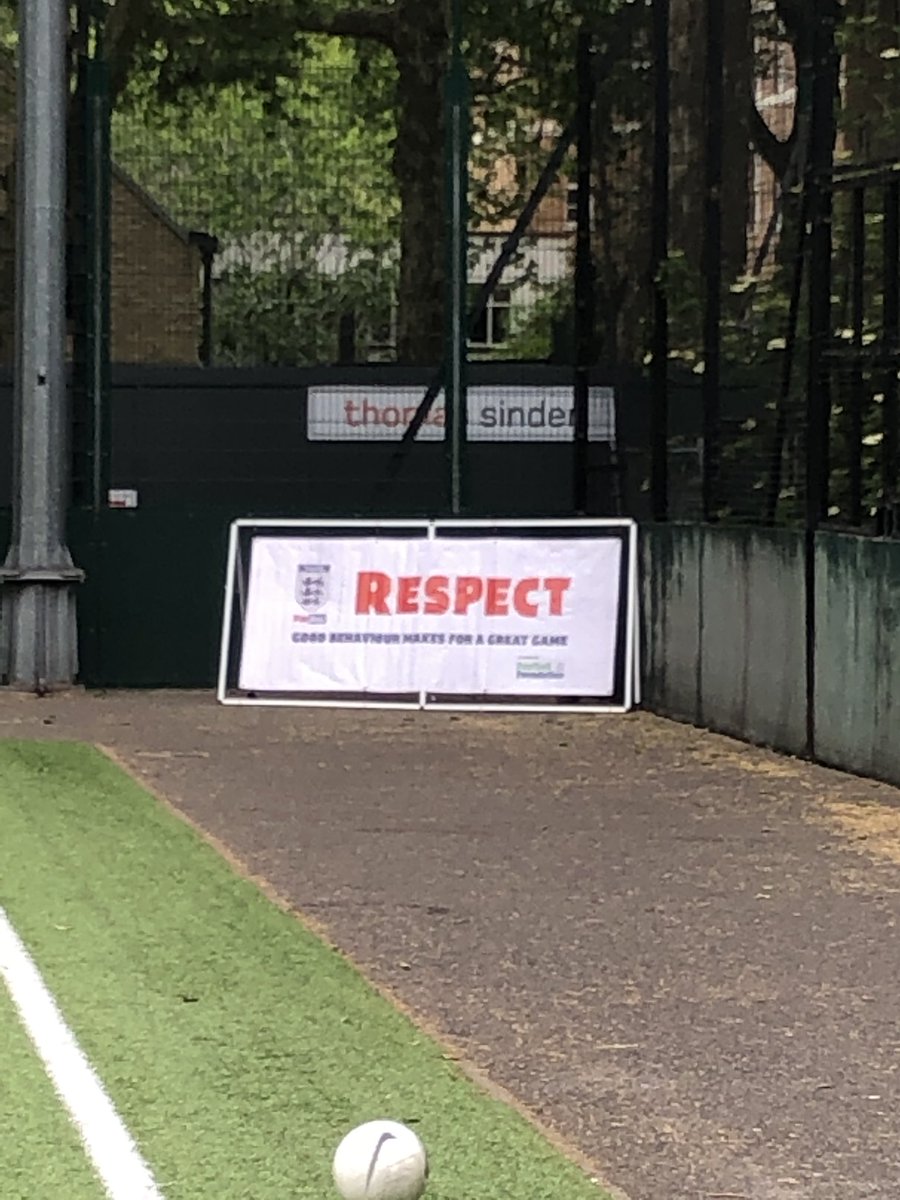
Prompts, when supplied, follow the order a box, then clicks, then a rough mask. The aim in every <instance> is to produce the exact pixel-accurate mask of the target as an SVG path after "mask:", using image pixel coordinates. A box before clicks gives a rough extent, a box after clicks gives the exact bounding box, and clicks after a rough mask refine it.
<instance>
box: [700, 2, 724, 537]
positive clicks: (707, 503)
mask: <svg viewBox="0 0 900 1200" xmlns="http://www.w3.org/2000/svg"><path fill="white" fill-rule="evenodd" d="M724 22H725V16H724V12H723V0H707V3H706V164H705V173H706V180H705V182H706V199H705V220H704V231H703V277H704V280H705V284H706V299H705V305H704V312H703V519H704V521H715V520H716V518H717V515H718V514H717V509H718V501H719V497H718V490H719V487H718V480H719V449H720V447H719V443H720V439H721V429H720V420H719V408H720V402H719V386H720V376H721V364H720V359H721V345H722V154H723V141H724V136H725V125H724V118H723V111H722V110H723V108H724V104H725V90H724V71H725V59H724V55H725V23H724Z"/></svg>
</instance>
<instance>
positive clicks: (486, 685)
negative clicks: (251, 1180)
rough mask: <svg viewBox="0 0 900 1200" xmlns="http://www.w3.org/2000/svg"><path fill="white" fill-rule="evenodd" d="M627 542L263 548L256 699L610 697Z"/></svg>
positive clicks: (359, 541)
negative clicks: (284, 695)
mask: <svg viewBox="0 0 900 1200" xmlns="http://www.w3.org/2000/svg"><path fill="white" fill-rule="evenodd" d="M623 553H624V548H623V542H622V540H621V538H619V537H605V538H604V537H598V538H590V539H588V538H578V539H576V538H569V539H564V538H541V537H530V536H529V537H491V538H483V539H482V538H478V539H473V538H441V537H436V538H434V539H425V538H410V537H405V536H404V537H377V536H370V537H282V536H258V537H255V538H254V540H253V543H252V550H251V558H250V571H249V581H248V589H247V607H246V612H245V620H244V629H243V639H242V646H241V657H240V669H239V686H240V688H242V689H243V690H245V691H250V692H326V693H327V692H345V693H354V692H362V693H383V694H398V693H404V694H405V693H410V692H412V693H417V694H418V693H423V692H429V693H438V694H447V695H462V696H468V695H498V696H507V695H508V696H558V695H562V696H611V695H612V694H613V693H614V691H615V677H616V649H617V645H619V644H621V627H620V626H621V618H622V615H623V614H622V613H621V612H620V607H621V595H622V574H621V572H622V566H623Z"/></svg>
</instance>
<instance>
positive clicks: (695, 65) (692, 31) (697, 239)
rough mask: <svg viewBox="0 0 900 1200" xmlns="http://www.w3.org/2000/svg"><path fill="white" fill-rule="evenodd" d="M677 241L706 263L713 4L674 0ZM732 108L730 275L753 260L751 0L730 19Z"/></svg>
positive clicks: (726, 172) (692, 261)
mask: <svg viewBox="0 0 900 1200" xmlns="http://www.w3.org/2000/svg"><path fill="white" fill-rule="evenodd" d="M671 13H672V15H671V27H672V41H671V55H672V109H671V112H672V124H671V137H672V174H671V189H672V191H671V206H672V207H671V219H672V247H673V249H674V250H680V251H682V252H683V254H684V255H685V258H686V260H687V262H688V264H689V266H690V267H692V268H693V269H694V270H695V271H699V269H700V260H701V248H702V241H703V208H704V191H703V161H704V141H705V128H706V101H705V86H706V74H705V71H706V61H705V59H706V55H705V46H706V2H705V0H672V9H671ZM724 58H725V102H724V103H725V107H724V138H723V145H722V177H723V181H724V184H723V195H722V217H723V225H722V235H723V236H722V254H723V259H724V264H725V265H724V275H725V278H726V279H733V278H735V277H736V276H737V275H739V274H741V272H742V271H743V270H744V267H745V265H746V240H747V218H748V214H749V204H750V202H749V175H750V147H749V135H748V129H747V125H748V119H747V118H748V104H749V100H750V96H751V94H752V92H751V88H752V85H751V73H752V47H751V41H750V3H749V0H732V2H731V3H729V5H728V7H727V12H726V19H725V42H724Z"/></svg>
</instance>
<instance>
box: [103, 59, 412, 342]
mask: <svg viewBox="0 0 900 1200" xmlns="http://www.w3.org/2000/svg"><path fill="white" fill-rule="evenodd" d="M316 50H317V57H315V58H311V57H307V56H303V57H302V58H298V59H297V61H296V63H295V68H296V69H295V71H294V73H293V75H291V76H288V75H283V76H281V77H280V78H279V80H278V82H277V87H276V91H275V93H274V94H268V93H264V92H261V91H260V90H259V88H258V87H255V86H251V85H250V84H248V83H240V82H235V83H230V84H228V85H225V86H222V87H218V88H214V87H212V86H211V85H207V86H205V87H204V88H202V89H200V90H198V91H197V92H196V93H194V94H192V95H191V96H188V95H187V94H186V93H185V94H183V95H182V97H181V99H180V100H179V101H175V100H161V99H160V98H159V94H158V92H157V91H156V89H155V86H154V82H153V80H152V78H150V79H148V78H146V77H143V78H138V79H136V80H135V81H134V82H133V84H132V86H131V87H130V89H129V90H128V92H127V93H126V95H125V96H124V97H123V100H122V102H121V103H120V105H119V108H118V111H117V113H116V115H115V118H114V145H115V155H116V160H117V162H118V163H119V164H120V165H121V166H123V167H124V168H125V169H126V170H128V171H129V173H130V174H132V175H133V176H134V177H135V178H136V179H137V180H138V182H140V183H141V184H142V186H143V187H145V188H146V189H147V191H148V192H150V193H151V195H152V196H153V197H154V198H155V199H156V201H157V202H159V203H160V204H161V205H162V206H163V207H164V208H165V209H166V211H167V212H168V213H169V214H170V215H171V216H172V217H174V218H175V220H177V221H178V222H179V223H180V224H181V225H183V226H184V227H186V228H189V229H203V230H205V231H206V232H209V233H212V234H213V235H215V236H216V237H217V238H218V239H219V242H220V252H219V257H218V262H217V265H216V287H215V293H214V297H215V301H214V302H215V320H214V330H215V337H216V359H217V360H218V361H227V362H234V363H241V362H262V363H306V362H316V361H328V360H331V359H333V358H334V357H335V355H336V352H337V329H338V324H339V320H340V317H341V315H342V314H343V313H345V312H347V311H355V312H356V313H357V317H358V320H360V321H361V323H362V326H363V329H365V327H366V325H369V326H372V325H374V324H376V323H380V322H381V321H383V319H384V318H383V313H384V307H385V301H384V298H385V296H390V294H391V292H392V291H393V290H394V288H395V286H396V281H395V276H396V252H395V247H396V241H397V218H398V213H399V206H398V200H397V194H396V187H395V184H394V180H393V178H392V175H391V171H390V146H391V141H392V138H393V136H394V128H393V121H392V116H391V111H390V107H389V106H386V105H384V104H382V105H381V106H380V109H379V106H378V104H377V97H378V95H379V94H381V96H382V98H384V94H385V92H386V91H387V90H388V89H389V87H390V69H391V68H390V62H389V61H385V59H384V56H381V58H380V60H378V61H375V62H373V61H372V60H371V58H370V59H369V61H368V62H367V63H366V65H365V66H363V65H362V64H361V63H360V61H359V59H358V57H357V56H356V54H355V53H354V50H353V48H352V46H349V45H347V44H344V43H341V42H339V41H338V40H336V39H330V38H319V39H316ZM364 94H365V95H366V96H367V98H368V104H367V105H361V104H360V103H359V101H360V98H361V97H362V96H363V95H364ZM367 109H368V111H367Z"/></svg>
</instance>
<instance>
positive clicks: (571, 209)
mask: <svg viewBox="0 0 900 1200" xmlns="http://www.w3.org/2000/svg"><path fill="white" fill-rule="evenodd" d="M566 224H567V225H577V224H578V184H577V183H567V184H566Z"/></svg>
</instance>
